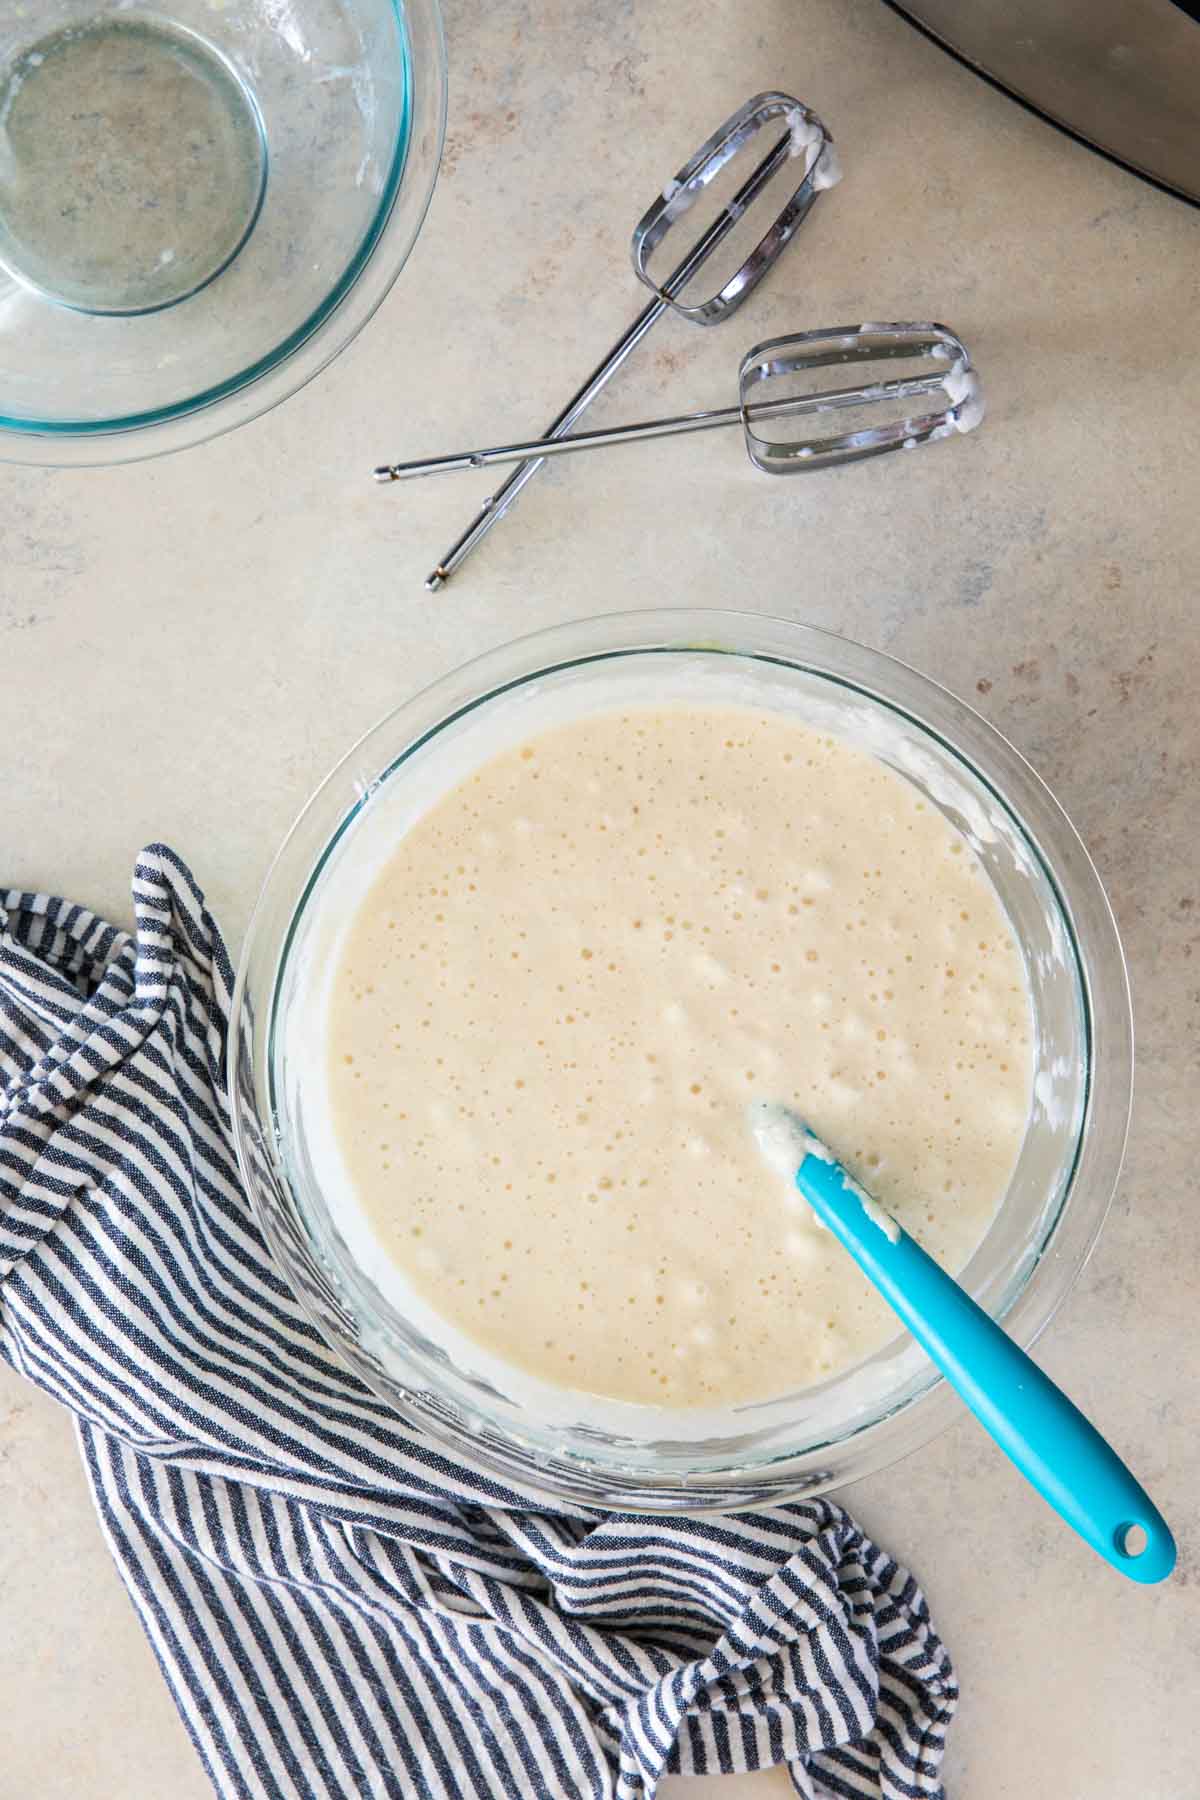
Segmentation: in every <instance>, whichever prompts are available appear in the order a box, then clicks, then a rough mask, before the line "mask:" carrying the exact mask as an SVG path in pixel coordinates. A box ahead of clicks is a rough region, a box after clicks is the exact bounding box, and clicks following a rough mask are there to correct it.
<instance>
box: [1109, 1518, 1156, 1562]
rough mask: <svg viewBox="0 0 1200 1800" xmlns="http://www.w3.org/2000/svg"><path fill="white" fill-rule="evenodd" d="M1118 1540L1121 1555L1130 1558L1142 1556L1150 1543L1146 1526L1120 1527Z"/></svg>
mask: <svg viewBox="0 0 1200 1800" xmlns="http://www.w3.org/2000/svg"><path fill="white" fill-rule="evenodd" d="M1116 1540H1117V1549H1118V1550H1119V1551H1120V1553H1121V1555H1122V1556H1130V1557H1133V1556H1141V1554H1142V1553H1143V1551H1144V1550H1145V1549H1146V1548H1147V1546H1148V1544H1149V1542H1150V1538H1149V1535H1148V1533H1147V1531H1146V1528H1145V1526H1144V1525H1118V1526H1117V1530H1116Z"/></svg>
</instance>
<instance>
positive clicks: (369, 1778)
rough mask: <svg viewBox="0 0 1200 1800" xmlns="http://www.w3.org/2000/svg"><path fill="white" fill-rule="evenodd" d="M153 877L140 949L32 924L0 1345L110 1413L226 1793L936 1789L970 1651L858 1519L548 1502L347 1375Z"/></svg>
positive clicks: (146, 1595)
mask: <svg viewBox="0 0 1200 1800" xmlns="http://www.w3.org/2000/svg"><path fill="white" fill-rule="evenodd" d="M133 895H134V905H135V909H136V916H137V932H136V936H135V937H133V938H130V937H129V936H127V935H126V934H124V933H123V932H120V931H118V930H116V929H114V928H113V927H112V926H110V925H107V924H105V923H104V921H103V920H101V919H98V918H96V917H95V916H94V915H93V914H92V913H89V912H86V911H84V910H83V908H81V907H79V906H72V905H69V904H68V903H67V902H65V901H62V900H55V899H50V898H47V897H46V896H44V895H40V896H39V895H33V894H26V893H19V892H16V893H10V894H8V895H7V896H6V897H5V904H4V909H3V910H2V911H0V1082H2V1083H3V1086H2V1087H0V1350H2V1351H3V1354H4V1355H5V1356H6V1357H7V1358H8V1360H9V1361H11V1362H12V1363H13V1365H14V1366H15V1367H16V1368H17V1369H19V1370H20V1371H21V1372H22V1373H23V1374H25V1375H26V1376H28V1378H29V1379H30V1380H31V1381H33V1382H36V1383H37V1384H38V1385H39V1386H40V1387H42V1388H44V1389H45V1390H46V1391H47V1392H48V1393H50V1394H53V1395H54V1396H55V1397H56V1398H57V1399H59V1400H61V1401H62V1402H63V1404H64V1405H65V1406H68V1407H69V1408H70V1409H71V1411H72V1412H73V1413H74V1414H75V1416H76V1418H77V1420H78V1431H79V1442H80V1447H81V1449H82V1452H83V1457H84V1462H85V1464H86V1467H87V1472H88V1476H89V1479H90V1482H91V1486H92V1490H93V1493H94V1495H95V1500H96V1506H97V1509H98V1511H99V1514H100V1519H101V1522H102V1524H103V1528H104V1531H105V1533H106V1535H107V1538H108V1542H109V1544H110V1546H111V1549H112V1553H113V1556H114V1557H115V1559H116V1562H117V1565H118V1567H119V1569H120V1571H121V1574H122V1576H123V1578H124V1580H125V1583H126V1585H127V1587H128V1589H129V1592H130V1595H131V1597H132V1599H133V1603H134V1605H135V1606H136V1608H137V1610H138V1613H139V1615H140V1617H141V1620H142V1624H143V1625H144V1627H145V1630H146V1632H147V1635H148V1636H149V1638H150V1642H151V1644H152V1645H153V1647H154V1650H155V1652H156V1654H157V1656H158V1659H159V1662H160V1664H161V1666H162V1670H163V1674H164V1675H165V1677H166V1679H167V1682H168V1684H169V1686H170V1688H171V1692H172V1694H173V1695H174V1697H175V1700H176V1703H177V1705H178V1707H179V1710H180V1712H181V1714H182V1715H183V1719H184V1721H185V1723H186V1725H187V1728H188V1730H189V1732H190V1733H191V1737H192V1740H193V1742H194V1744H195V1746H196V1749H197V1751H198V1753H199V1755H200V1757H201V1759H202V1761H203V1763H204V1766H205V1768H206V1769H207V1771H208V1773H209V1775H210V1777H211V1779H212V1783H213V1786H214V1788H215V1789H216V1791H217V1793H218V1794H219V1795H221V1796H223V1797H225V1800H366V1797H367V1796H376V1795H388V1796H391V1795H406V1796H407V1795H419V1796H422V1797H423V1800H424V1797H426V1796H428V1797H430V1800H495V1797H497V1796H501V1795H503V1796H519V1797H520V1800H526V1797H529V1796H538V1797H540V1796H546V1797H547V1800H650V1797H651V1796H652V1795H653V1794H654V1790H655V1787H656V1785H657V1783H658V1781H659V1778H660V1777H661V1776H662V1775H663V1774H664V1773H665V1772H666V1771H680V1772H682V1773H684V1774H691V1773H702V1772H705V1771H708V1772H714V1771H717V1770H735V1769H756V1768H760V1767H763V1766H766V1765H767V1764H773V1763H781V1762H786V1763H788V1765H789V1766H790V1769H791V1774H792V1779H793V1782H794V1784H795V1787H796V1791H797V1792H798V1793H799V1794H801V1795H804V1796H806V1797H808V1800H817V1797H822V1800H824V1797H826V1796H838V1797H843V1796H853V1797H854V1800H862V1797H864V1796H870V1797H871V1800H901V1797H902V1796H903V1797H910V1796H918V1795H919V1796H926V1797H928V1796H936V1795H940V1794H941V1792H942V1787H941V1780H940V1774H939V1770H940V1765H941V1759H942V1749H943V1742H944V1736H945V1731H946V1727H947V1724H948V1722H949V1720H950V1717H951V1715H952V1713H953V1711H954V1706H955V1701H956V1698H957V1688H956V1685H955V1681H954V1674H953V1670H952V1668H951V1665H950V1661H949V1658H948V1656H947V1655H946V1652H945V1650H944V1649H943V1647H942V1644H941V1643H940V1641H939V1639H938V1637H937V1634H936V1633H935V1631H934V1629H933V1626H932V1624H931V1623H930V1619H929V1614H928V1611H927V1609H926V1605H925V1601H924V1598H923V1596H922V1595H921V1592H920V1590H919V1589H918V1587H917V1586H916V1583H915V1582H914V1581H913V1580H912V1578H911V1576H909V1575H908V1574H907V1573H906V1571H905V1570H904V1569H902V1568H899V1567H898V1566H897V1565H896V1564H895V1563H894V1562H893V1561H892V1560H891V1558H890V1557H888V1556H886V1555H885V1554H884V1553H883V1552H882V1551H881V1550H879V1549H878V1548H877V1547H876V1546H875V1545H874V1544H873V1543H871V1542H870V1540H869V1539H867V1538H865V1537H864V1536H863V1534H862V1532H861V1531H860V1530H859V1529H858V1528H857V1526H856V1525H855V1524H854V1523H853V1521H852V1520H851V1519H849V1518H848V1517H847V1516H846V1514H845V1513H844V1512H842V1511H841V1510H840V1509H839V1508H838V1507H836V1506H832V1505H830V1504H828V1503H827V1502H825V1501H816V1502H812V1503H809V1504H805V1505H796V1506H787V1507H780V1508H778V1509H776V1510H775V1511H773V1512H768V1513H760V1514H755V1515H752V1516H740V1517H736V1518H732V1517H731V1518H725V1519H718V1520H710V1521H706V1522H698V1521H688V1522H680V1523H675V1522H673V1521H671V1520H669V1519H667V1520H653V1521H647V1520H645V1519H642V1518H633V1517H601V1516H598V1515H596V1516H591V1517H585V1516H575V1517H565V1516H562V1515H549V1514H547V1513H545V1512H544V1511H542V1510H539V1508H538V1507H537V1505H536V1504H535V1503H534V1502H533V1500H532V1499H531V1497H530V1496H528V1495H524V1494H522V1493H520V1492H519V1491H512V1490H508V1489H505V1488H504V1487H502V1486H500V1485H498V1484H497V1483H496V1482H495V1481H492V1480H489V1479H487V1478H486V1477H482V1476H479V1475H476V1474H475V1473H473V1472H472V1470H470V1469H469V1468H466V1467H461V1466H457V1465H455V1464H454V1463H452V1462H450V1461H448V1460H447V1459H446V1458H445V1457H444V1456H442V1455H440V1454H439V1453H438V1452H437V1451H436V1450H435V1449H434V1448H433V1447H432V1446H431V1445H429V1444H427V1443H425V1442H423V1441H422V1440H421V1438H420V1436H419V1435H418V1434H416V1433H415V1432H413V1431H411V1430H409V1429H408V1428H407V1427H406V1426H404V1425H403V1424H402V1423H401V1422H400V1421H399V1420H398V1419H397V1417H396V1416H395V1415H394V1414H393V1413H391V1412H390V1411H389V1409H388V1408H387V1407H386V1406H385V1405H384V1404H383V1402H381V1401H380V1400H378V1399H376V1398H375V1397H374V1396H373V1395H372V1394H371V1393H369V1392H368V1391H367V1390H366V1389H365V1388H364V1387H362V1386H361V1385H360V1384H359V1382H358V1381H357V1380H356V1379H355V1377H353V1376H352V1375H350V1374H349V1373H348V1372H347V1371H346V1370H345V1369H344V1368H342V1366H341V1365H340V1363H339V1362H338V1361H337V1360H336V1359H335V1357H334V1356H333V1355H332V1353H331V1352H330V1351H329V1350H328V1349H327V1348H326V1346H325V1344H324V1343H323V1342H322V1341H321V1339H320V1338H319V1337H318V1336H317V1335H316V1334H315V1333H314V1331H313V1329H312V1327H311V1326H310V1325H309V1324H308V1323H307V1322H306V1320H305V1318H304V1316H303V1314H302V1313H301V1311H300V1309H299V1307H298V1306H297V1305H296V1303H295V1302H294V1300H293V1299H292V1297H291V1294H290V1292H289V1290H288V1288H287V1287H286V1285H285V1284H284V1282H283V1281H282V1280H281V1278H280V1276H279V1275H278V1273H277V1272H276V1269H275V1267H274V1264H273V1263H272V1260H271V1258H270V1255H269V1253H268V1252H267V1250H266V1248H265V1246H264V1244H263V1241H262V1239H261V1238H260V1236H259V1234H258V1231H257V1230H256V1228H255V1224H254V1221H253V1218H252V1216H251V1214H250V1211H249V1208H248V1205H247V1202H246V1198H245V1195H244V1194H243V1192H242V1190H241V1187H240V1185H239V1181H238V1176H237V1169H236V1163H235V1159H234V1154H233V1149H232V1144H231V1139H230V1126H229V1114H228V1109H227V1105H226V1099H225V1091H224V1084H223V1079H222V1064H223V1058H224V1052H225V1036H226V1028H227V1024H228V1019H229V1005H230V996H231V988H232V980H231V970H230V966H229V961H228V957H227V955H226V952H225V949H224V946H223V944H222V942H221V939H220V936H219V934H218V932H217V929H216V926H215V925H214V923H213V921H212V919H211V918H210V917H209V915H208V913H207V911H206V910H205V907H204V903H203V899H202V897H201V895H200V893H199V891H198V889H197V888H196V885H195V883H194V882H193V880H192V878H191V876H190V875H189V873H188V871H187V870H186V868H184V867H183V865H182V864H181V863H180V861H179V860H178V858H177V857H176V856H174V855H173V854H172V853H171V852H170V851H169V850H165V849H162V848H161V847H156V848H153V849H150V850H147V851H146V852H144V854H143V855H142V857H141V858H140V860H139V862H138V864H137V868H136V870H135V874H134V884H133ZM48 1554H52V1552H48Z"/></svg>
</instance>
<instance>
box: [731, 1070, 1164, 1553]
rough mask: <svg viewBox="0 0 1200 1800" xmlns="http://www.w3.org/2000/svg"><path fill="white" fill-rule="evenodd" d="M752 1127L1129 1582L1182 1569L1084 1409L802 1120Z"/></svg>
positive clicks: (1149, 1507) (1148, 1503)
mask: <svg viewBox="0 0 1200 1800" xmlns="http://www.w3.org/2000/svg"><path fill="white" fill-rule="evenodd" d="M751 1124H752V1127H753V1130H754V1135H755V1137H756V1139H757V1140H758V1145H759V1148H760V1149H761V1151H762V1153H763V1155H764V1156H765V1157H766V1159H767V1161H768V1162H769V1163H770V1164H771V1166H772V1167H773V1168H774V1169H775V1170H776V1171H777V1172H778V1173H779V1174H780V1175H782V1176H783V1178H784V1179H785V1180H786V1181H788V1182H789V1183H793V1184H794V1185H795V1186H796V1187H797V1188H799V1190H800V1192H801V1194H802V1195H803V1196H804V1198H805V1199H806V1200H807V1201H808V1203H809V1205H810V1206H811V1207H812V1209H813V1211H814V1212H815V1213H816V1215H817V1217H818V1218H819V1219H820V1220H821V1221H822V1222H823V1223H824V1224H825V1225H827V1226H828V1227H829V1229H830V1231H832V1232H833V1234H834V1236H835V1237H836V1238H837V1239H838V1240H839V1241H840V1243H841V1244H842V1245H843V1246H844V1247H845V1249H847V1250H848V1251H849V1252H850V1254H851V1256H852V1257H853V1258H854V1260H855V1262H856V1263H857V1264H858V1266H859V1268H860V1269H861V1270H862V1271H863V1273H864V1275H866V1277H867V1279H868V1280H869V1281H871V1282H873V1283H874V1285H875V1286H876V1287H877V1288H878V1289H879V1292H880V1293H881V1294H882V1295H883V1297H884V1299H885V1300H886V1301H887V1303H888V1305H889V1306H890V1307H891V1308H892V1309H893V1311H894V1312H896V1313H897V1314H898V1315H899V1317H900V1318H901V1319H903V1321H904V1323H905V1325H907V1327H908V1329H909V1331H910V1332H911V1333H912V1335H913V1337H915V1338H916V1340H917V1342H918V1343H919V1344H920V1345H921V1347H922V1349H924V1350H925V1351H926V1352H927V1354H928V1355H929V1356H930V1357H931V1358H932V1360H933V1361H934V1362H935V1363H936V1364H937V1366H938V1368H939V1369H940V1370H941V1371H942V1374H943V1375H944V1376H945V1377H946V1379H947V1381H949V1382H950V1383H951V1385H952V1386H953V1387H955V1388H956V1389H957V1390H958V1392H959V1393H960V1394H961V1395H962V1397H963V1399H964V1400H965V1401H966V1403H967V1405H968V1406H969V1407H970V1409H971V1411H972V1412H973V1413H974V1414H975V1417H976V1418H977V1419H978V1420H979V1422H980V1424H981V1425H982V1426H983V1428H984V1430H985V1431H988V1432H990V1433H991V1435H992V1437H993V1438H994V1439H995V1441H996V1442H997V1444H999V1446H1000V1448H1001V1449H1002V1450H1003V1451H1004V1453H1005V1455H1006V1456H1009V1457H1011V1459H1012V1461H1013V1462H1014V1463H1015V1464H1016V1465H1017V1467H1018V1469H1020V1471H1021V1473H1022V1475H1024V1476H1025V1478H1026V1479H1027V1480H1028V1481H1030V1482H1032V1484H1033V1486H1034V1487H1035V1488H1036V1489H1037V1491H1038V1493H1039V1494H1041V1495H1042V1497H1043V1499H1045V1500H1048V1501H1049V1503H1050V1505H1051V1506H1052V1507H1053V1508H1054V1510H1055V1511H1056V1512H1057V1513H1059V1514H1061V1516H1062V1517H1063V1518H1064V1519H1065V1520H1066V1521H1067V1524H1068V1525H1070V1526H1072V1527H1073V1528H1074V1529H1075V1530H1076V1531H1077V1532H1078V1533H1079V1535H1080V1537H1081V1538H1083V1540H1084V1542H1085V1543H1088V1544H1090V1545H1091V1546H1092V1549H1093V1550H1095V1551H1097V1552H1098V1553H1099V1554H1100V1555H1101V1556H1102V1557H1104V1559H1105V1561H1106V1562H1110V1563H1111V1564H1112V1566H1113V1568H1114V1569H1119V1570H1120V1572H1121V1574H1122V1575H1128V1577H1129V1579H1130V1580H1131V1581H1140V1582H1145V1583H1150V1582H1154V1581H1164V1580H1165V1579H1166V1577H1167V1576H1168V1575H1169V1574H1170V1573H1171V1570H1172V1569H1173V1568H1174V1567H1175V1540H1174V1539H1173V1537H1172V1536H1171V1533H1170V1530H1169V1528H1168V1526H1167V1522H1166V1520H1165V1519H1164V1518H1163V1516H1162V1514H1161V1513H1160V1512H1159V1510H1158V1508H1157V1507H1156V1506H1155V1504H1154V1502H1153V1501H1152V1500H1151V1499H1150V1496H1149V1495H1148V1494H1147V1492H1146V1490H1145V1489H1144V1488H1143V1487H1142V1485H1141V1483H1140V1482H1138V1481H1136V1480H1135V1479H1134V1477H1133V1476H1132V1475H1131V1474H1130V1472H1129V1470H1128V1469H1127V1468H1126V1467H1125V1464H1124V1463H1123V1462H1122V1461H1121V1459H1120V1457H1119V1456H1118V1455H1117V1453H1116V1451H1115V1450H1113V1449H1112V1447H1111V1446H1110V1445H1109V1444H1106V1443H1105V1441H1104V1439H1103V1438H1102V1437H1101V1436H1100V1433H1099V1432H1098V1431H1097V1430H1096V1428H1095V1426H1094V1425H1090V1424H1089V1423H1088V1421H1087V1420H1086V1419H1085V1418H1084V1416H1083V1414H1082V1413H1081V1412H1080V1411H1079V1409H1078V1407H1076V1406H1073V1405H1072V1404H1071V1402H1070V1401H1069V1400H1068V1399H1067V1396H1066V1395H1065V1394H1064V1393H1063V1392H1062V1390H1061V1389H1060V1388H1057V1387H1056V1386H1055V1385H1054V1383H1053V1382H1052V1381H1051V1380H1050V1378H1049V1376H1047V1375H1044V1374H1043V1373H1042V1371H1041V1370H1040V1369H1039V1368H1038V1366H1037V1364H1036V1363H1035V1362H1034V1361H1033V1360H1032V1359H1031V1358H1030V1357H1028V1356H1026V1354H1025V1352H1024V1351H1023V1350H1021V1349H1020V1348H1019V1347H1018V1346H1017V1345H1016V1344H1014V1343H1013V1341H1012V1339H1011V1338H1010V1337H1008V1336H1007V1335H1006V1333H1005V1332H1004V1331H1002V1330H1001V1328H1000V1326H999V1325H997V1324H996V1322H995V1320H994V1319H991V1318H989V1317H988V1315H987V1313H985V1312H984V1311H983V1309H982V1307H979V1306H977V1305H976V1304H975V1302H974V1300H972V1299H971V1296H970V1295H969V1294H968V1293H966V1292H965V1290H964V1289H963V1288H961V1287H960V1286H959V1285H958V1283H957V1281H955V1280H953V1279H952V1277H951V1276H949V1275H947V1274H946V1272H945V1270H944V1269H943V1268H941V1267H940V1266H939V1265H938V1264H937V1263H935V1262H934V1260H933V1258H932V1257H931V1256H927V1255H926V1253H925V1251H924V1250H922V1249H921V1247H920V1245H919V1244H918V1243H916V1242H915V1241H914V1239H912V1238H911V1237H909V1235H908V1233H907V1232H906V1231H903V1230H902V1229H901V1227H900V1225H899V1224H898V1223H897V1221H896V1220H895V1219H893V1218H892V1216H891V1214H890V1213H887V1212H885V1211H884V1209H883V1208H882V1207H881V1206H880V1205H879V1204H878V1202H877V1201H875V1200H873V1199H872V1197H871V1196H870V1195H869V1194H868V1193H866V1191H865V1190H864V1189H863V1188H861V1187H860V1186H859V1184H858V1183H857V1182H856V1181H854V1180H853V1178H852V1177H851V1176H850V1175H848V1174H847V1173H846V1171H845V1169H843V1168H842V1166H841V1164H840V1163H839V1162H838V1161H837V1159H836V1158H835V1157H834V1155H833V1153H832V1151H830V1150H829V1149H827V1148H826V1146H825V1145H824V1144H823V1143H822V1142H821V1140H820V1139H819V1138H818V1137H816V1136H815V1135H814V1134H813V1133H812V1132H811V1131H810V1130H809V1129H808V1127H807V1126H806V1125H805V1123H804V1121H803V1120H802V1119H801V1118H800V1117H799V1116H798V1115H797V1114H796V1113H794V1112H792V1111H791V1109H790V1108H788V1107H786V1106H775V1105H772V1104H771V1103H770V1102H765V1101H764V1102H759V1104H758V1105H756V1106H755V1107H753V1108H752V1109H751Z"/></svg>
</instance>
